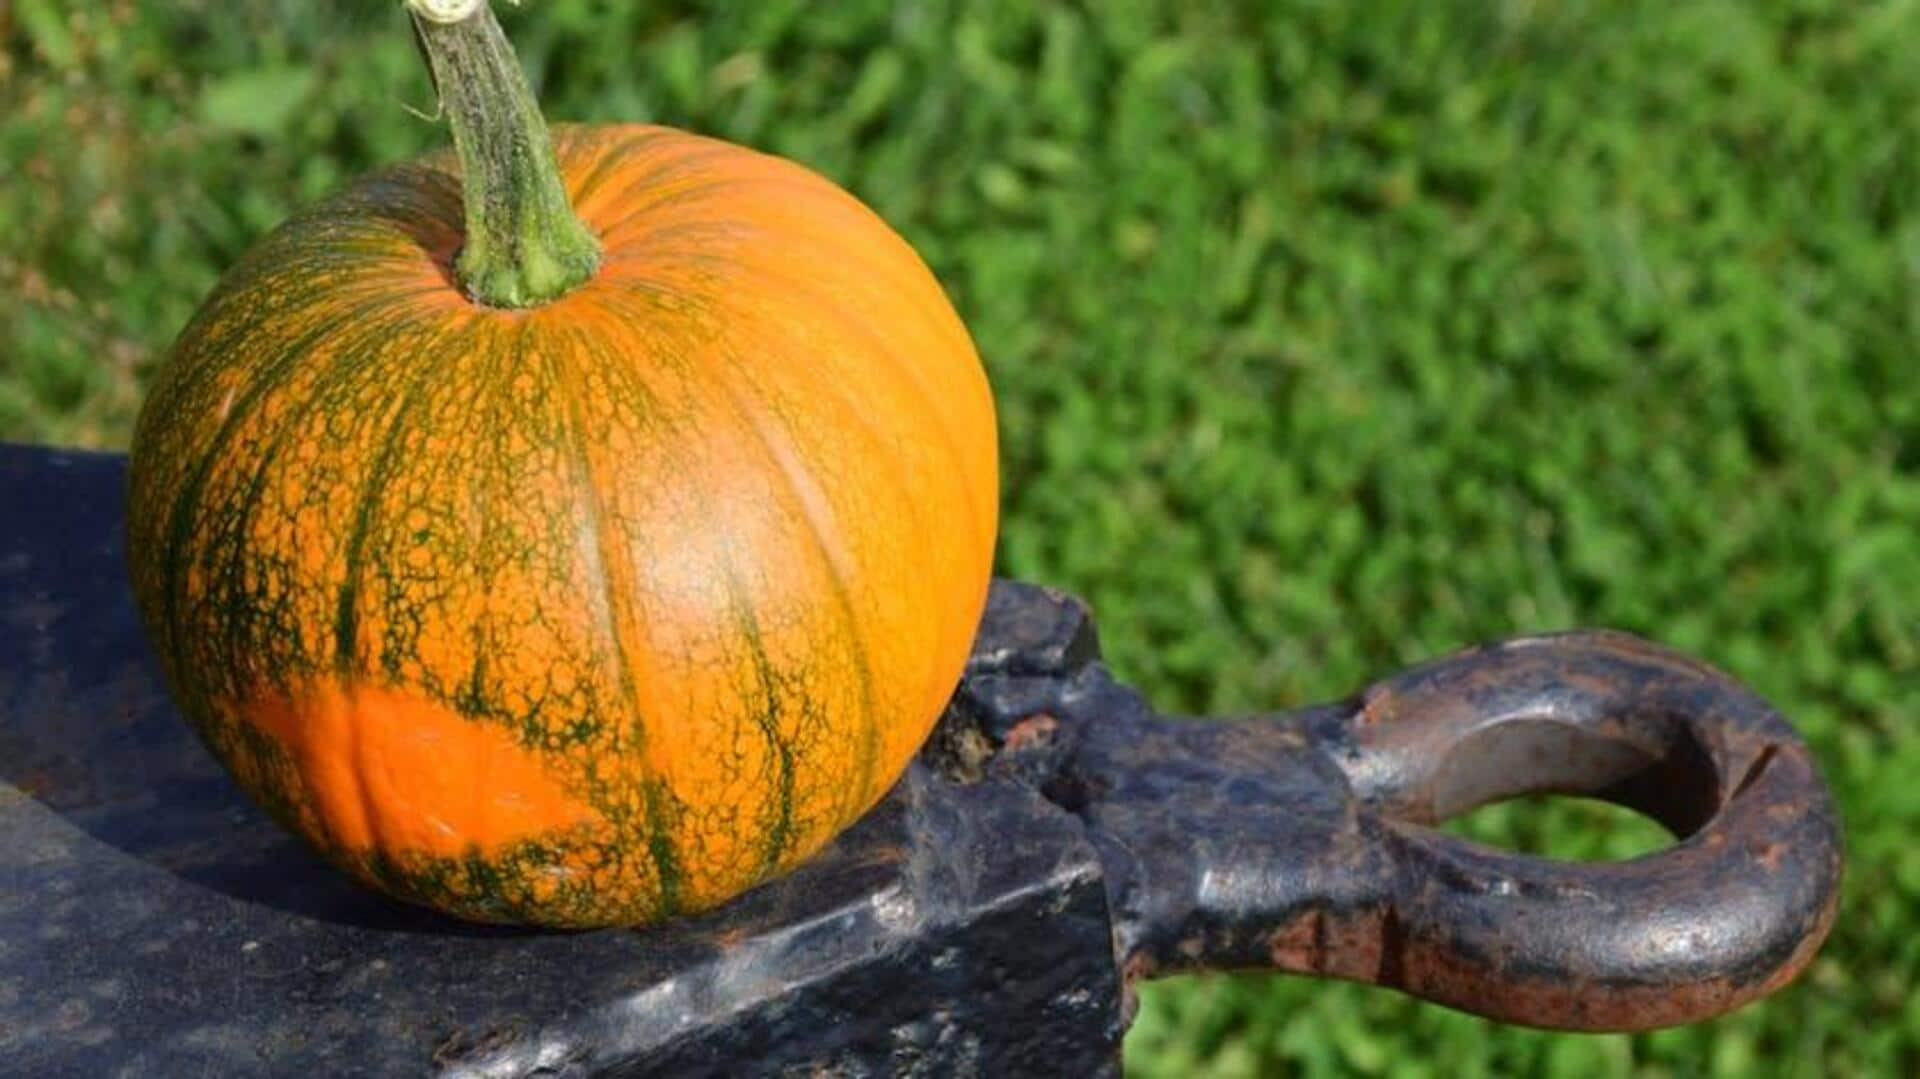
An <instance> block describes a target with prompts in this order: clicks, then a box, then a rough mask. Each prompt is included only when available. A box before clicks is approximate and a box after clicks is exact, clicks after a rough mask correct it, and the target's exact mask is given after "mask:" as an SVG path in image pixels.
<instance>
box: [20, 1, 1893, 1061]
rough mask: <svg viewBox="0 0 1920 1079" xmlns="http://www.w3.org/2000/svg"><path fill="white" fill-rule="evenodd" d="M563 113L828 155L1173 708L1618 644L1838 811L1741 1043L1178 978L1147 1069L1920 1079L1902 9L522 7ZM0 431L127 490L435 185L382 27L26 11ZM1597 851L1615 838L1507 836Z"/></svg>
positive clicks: (1516, 819)
mask: <svg viewBox="0 0 1920 1079" xmlns="http://www.w3.org/2000/svg"><path fill="white" fill-rule="evenodd" d="M506 21H507V24H508V28H509V32H510V33H512V34H513V35H514V37H515V39H516V41H517V43H518V45H519V48H520V49H521V51H522V55H523V58H524V59H525V60H526V62H527V63H528V65H529V67H530V69H531V71H532V73H533V75H534V78H535V80H536V82H537V83H538V84H539V86H540V88H541V91H542V93H543V95H544V97H545V100H546V102H547V105H548V111H549V114H550V115H551V116H554V117H556V118H567V119H583V120H600V119H606V120H611V119H639V118H644V119H652V120H657V121H663V122H667V123H672V124H677V125H681V126H686V127H690V128H693V129H696V130H699V131H703V132H708V133H712V134H716V135H720V136H723V137H726V138H730V139H734V140H737V141H740V142H744V143H747V144H750V145H753V146H757V147H761V148H764V149H768V150H772V151H775V152H778V153H782V154H786V155H789V156H792V157H795V158H798V159H799V160H801V161H804V162H807V163H809V164H811V165H813V166H815V167H816V168H818V169H820V170H821V171H823V172H825V173H826V174H827V175H829V176H832V177H834V178H836V179H837V180H839V181H840V182H842V183H844V184H846V185H848V186H849V187H851V188H852V189H853V190H854V191H856V192H858V193H859V194H860V195H862V196H863V197H864V198H866V199H867V200H868V201H869V202H870V203H871V204H872V205H873V206H874V207H875V208H877V209H878V210H879V212H880V213H881V214H883V215H884V216H885V217H886V218H887V219H888V220H889V221H891V222H892V223H893V224H894V225H895V226H896V227H898V228H899V229H901V230H902V231H903V232H904V233H906V235H907V236H908V237H909V238H911V239H912V241H913V242H914V243H915V244H916V245H917V246H918V247H919V249H920V250H921V251H922V252H923V253H924V254H925V256H926V258H927V259H928V261H929V262H930V263H931V264H932V265H933V267H934V269H935V270H936V271H937V272H938V274H939V275H940V277H941V279H942V280H943V281H944V282H945V283H946V284H947V287H948V288H949V289H950V290H951V292H952V294H953V296H954V299H955V301H956V303H957V304H958V306H959V308H960V310H961V312H962V314H963V315H964V317H965V318H966V320H967V321H968V323H969V324H970V325H971V327H972V329H973V332H974V335H975V337H976V339H977V341H978V343H979V345H980V349H981V352H982V353H983V355H984V357H985V359H986V362H987V364H988V367H989V369H990V373H991V376H992V378H993V382H994V385H995V387H996V390H997V393H998V397H999V401H1000V408H1001V417H1002V438H1003V444H1004V451H1005V461H1006V468H1005V500H1006V501H1005V504H1006V528H1005V533H1004V538H1003V544H1002V548H1001V563H1000V567H1001V570H1002V572H1005V573H1008V574H1012V575H1016V576H1020V577H1026V578H1031V579H1037V580H1044V581H1048V582H1053V583H1057V584H1060V585H1063V586H1066V587H1067V588H1069V589H1072V590H1074V591H1076V592H1078V593H1080V594H1082V595H1084V596H1086V597H1087V598H1089V599H1090V600H1091V601H1092V602H1093V604H1094V606H1095V608H1096V609H1097V611H1098V612H1099V615H1100V617H1101V624H1102V629H1103V634H1104V637H1105V640H1106V643H1107V646H1108V653H1109V658H1110V660H1111V662H1112V663H1113V665H1114V666H1115V667H1116V668H1117V669H1118V670H1119V671H1120V672H1121V673H1122V674H1123V675H1124V676H1125V677H1127V678H1128V679H1130V680H1133V681H1135V682H1136V683H1138V684H1139V685H1140V686H1142V687H1143V688H1144V689H1146V690H1147V691H1148V692H1149V693H1150V694H1151V695H1152V696H1153V698H1154V699H1155V700H1156V701H1158V702H1161V703H1162V704H1163V705H1164V706H1166V707H1168V708H1178V709H1192V710H1241V709H1263V708H1270V707H1276V706H1285V705H1294V704H1299V703H1303V702H1308V701H1314V700H1318V699H1324V698H1328V697H1332V696H1336V695H1340V694H1343V693H1345V692H1347V691H1348V690H1350V689H1352V688H1354V687H1356V686H1358V685H1360V684H1361V683H1362V682H1363V681H1365V680H1366V679H1367V678H1369V677H1370V676H1373V675H1376V674H1379V673H1382V672H1385V671H1387V670H1389V669H1392V668H1395V667H1398V666H1400V665H1402V664H1405V663H1408V662H1410V661H1413V660H1415V659H1418V658H1421V657H1424V656H1428V655H1431V654H1433V653H1437V652H1441V651H1444V650H1448V649H1451V648H1454V647H1456V646H1459V645H1462V644H1466V643H1468V642H1471V641H1475V640H1480V639H1485V638H1492V637H1498V636H1501V635H1505V634H1512V633H1517V632H1525V631H1533V630H1543V629H1552V628H1557V627H1565V626H1573V625H1607V626H1616V627H1621V628H1626V629H1631V630H1635V631H1638V632H1641V633H1645V634H1648V635H1651V636H1653V637H1656V638H1659V639H1661V640H1664V641H1666V642H1669V643H1671V644H1674V645H1677V646H1679V647H1682V648H1685V649H1689V650H1691V651H1694V652H1697V653H1699V654H1701V655H1703V656H1705V657H1707V658H1709V659H1711V660H1712V661H1714V662H1716V663H1718V664H1720V665H1722V666H1724V667H1726V668H1728V669H1730V670H1732V671H1733V672H1734V673H1736V674H1737V675H1738V676H1739V677H1741V678H1743V679H1745V680H1747V681H1748V682H1750V683H1751V684H1753V685H1754V686H1756V687H1758V688H1759V689H1760V690H1761V691H1762V692H1763V693H1765V694H1766V695H1767V696H1768V697H1770V698H1771V699H1772V700H1773V701H1775V702H1776V703H1777V704H1778V705H1780V706H1781V707H1782V708H1783V709H1784V710H1785V711H1786V712H1787V713H1788V714H1789V715H1790V716H1791V717H1792V718H1793V719H1794V720H1795V722H1796V723H1798V724H1799V725H1800V728H1801V729H1802V730H1803V731H1804V732H1805V733H1806V735H1807V737H1808V738H1809V739H1810V740H1811V741H1812V743H1813V744H1814V746H1815V747H1816V749H1817V751H1818V753H1819V756H1820V759H1821V761H1822V763H1823V765H1824V766H1825V769H1826V772H1827V775H1828V777H1829V778H1830V779H1831V780H1832V782H1833V783H1834V785H1835V787H1836V789H1837V790H1838V792H1839V796H1840V800H1841V803H1842V805H1843V808H1844V812H1845V817H1846V823H1847V828H1848V835H1849V842H1850V848H1851V865H1850V872H1849V876H1848V880H1847V892H1846V901H1845V905H1844V907H1843V908H1842V910H1841V914H1840V919H1839V924H1838V927H1837V929H1836V930H1835V932H1834V935H1833V939H1832V941H1831V943H1830V944H1829V945H1828V946H1827V948H1826V950H1825V952H1824V953H1823V954H1822V956H1821V957H1820V958H1819V959H1818V960H1817V961H1816V962H1815V963H1814V965H1813V966H1812V968H1811V969H1810V971H1809V973H1808V974H1807V975H1806V976H1805V977H1804V978H1803V979H1802V980H1801V981H1800V982H1799V983H1798V984H1796V985H1795V986H1794V987H1793V988H1791V989H1789V990H1787V991H1785V992H1783V993H1781V994H1780V995H1779V996H1777V997H1776V998H1774V999H1772V1000H1770V1001H1768V1002H1766V1003H1764V1004H1762V1005H1758V1006H1755V1007H1751V1008H1748V1009H1746V1010H1744V1011H1741V1012H1740V1013H1738V1014H1736V1015H1733V1016H1731V1017H1728V1018H1724V1019H1721V1020H1718V1021H1715V1022H1711V1023H1705V1024H1700V1025H1698V1026H1694V1027H1691V1028H1687V1029H1681V1030H1673V1031H1667V1032H1662V1033H1655V1034H1648V1035H1641V1036H1634V1037H1627V1036H1604V1037H1583V1036H1564V1035H1549V1034H1543V1033H1538V1032H1531V1031H1523V1030H1516V1029H1506V1028H1500V1027H1496V1026H1494V1025H1492V1024H1488V1023H1485V1022H1482V1021H1480V1020H1477V1019H1473V1018H1470V1017H1466V1016H1461V1015H1456V1014H1452V1013H1449V1012H1446V1011H1443V1010H1441V1009H1438V1008H1433V1007H1428V1006H1424V1005H1419V1004H1415V1003H1413V1002H1411V1001H1408V1000H1406V999H1404V998H1401V997H1399V996H1397V995H1395V994H1392V993H1388V992H1384V991H1377V990H1364V989H1360V988H1357V987H1351V986H1337V985H1331V984H1323V983H1315V982H1308V981H1304V980H1296V979H1286V978H1281V977H1268V976H1237V977H1227V976H1215V977H1206V978H1194V979H1187V980H1181V981H1175V982H1169V983H1165V984H1158V985H1155V986H1152V987H1150V988H1149V990H1148V991H1147V993H1146V995H1145V1006H1144V1010H1143V1012H1142V1014H1141V1017H1140V1020H1139V1022H1138V1024H1137V1026H1136V1027H1135V1029H1134V1031H1133V1033H1132V1034H1131V1036H1130V1038H1129V1041H1128V1052H1129V1056H1128V1063H1129V1066H1130V1068H1131V1069H1133V1070H1135V1071H1137V1072H1138V1073H1140V1074H1142V1075H1168V1076H1181V1075H1202V1074H1212V1075H1222V1076H1241V1075H1248V1076H1251V1075H1271V1074H1296V1073H1297V1074H1304V1075H1332V1074H1349V1073H1351V1074H1387V1075H1408V1076H1418V1075H1445V1076H1464V1075H1474V1074H1490V1073H1500V1074H1504V1073H1535V1072H1539V1073H1547V1074H1554V1075H1566V1076H1586V1075H1627V1074H1634V1075H1675V1076H1691V1075H1697V1074H1703V1073H1712V1074H1715V1075H1746V1074H1757V1073H1776V1072H1777V1073H1781V1074H1802V1075H1817V1074H1835V1075H1856V1074H1869V1073H1877V1074H1907V1075H1911V1074H1916V1072H1920V995H1916V992H1915V983H1916V981H1920V935H1917V934H1916V929H1917V928H1920V734H1917V733H1916V731H1920V727H1916V722H1917V717H1916V710H1917V709H1920V288H1917V286H1920V63H1917V62H1916V48H1920V4H1916V3H1915V2H1912V0H1897V2H1886V3H1829V2H1814V0H1808V2H1793V3H1758V2H1737V3H1736V2H1673V0H1653V2H1646V3H1624V2H1622V3H1602V2H1579V0H1563V2H1555V0H1457V2H1431V0H1429V2H1424V3H1421V2H1356V0H1332V2H1302V0H1286V2H1276V3H1261V2H1255V0H1247V2H1241V3H1224V2H1208V0H1167V2H1159V3H1148V2H1139V3H1123V2H1118V0H1112V2H1104V3H1092V2H1089V3H1064V2H1031V0H1028V2H1021V0H1006V2H968V3H960V2H943V0H902V2H898V3H878V2H864V0H850V2H837V3H834V4H812V5H803V4H800V3H795V2H791V0H782V2H772V0H768V2H756V3H752V4H744V3H738V4H737V3H711V4H690V3H642V4H633V5H627V4H616V3H611V2H588V0H530V2H529V3H528V4H526V6H525V7H524V8H523V9H522V10H521V11H519V12H517V13H508V16H507V20H506ZM0 41H3V42H4V50H3V52H0V299H4V303H0V437H4V438H8V439H23V440H40V441H47V442H61V443H78V444H85V445H94V446H122V445H124V444H125V442H126V439H127V436H128V432H129V428H130V422H131V418H132V416H133V412H134V409H135V407H136V405H137V402H138V398H139V394H140V386H141V383H142V381H143V380H144V379H145V378H146V377H147V376H148V375H149V374H150V373H151V372H152V370H153V368H154V365H155V363H156V362H157V361H158V359H159V357H160V356H161V355H162V352H163V349H164V347H165V345H166V343H167V341H168V340H169V338H170V337H171V336H172V335H173V334H174V333H175V332H176V331H177V330H178V328H179V327H180V326H181V324H182V323H183V322H184V321H185V319H186V318H187V316H188V314H189V313H190V312H191V311H192V309H193V307H194V305H195V304H196V302H197V301H198V300H199V299H200V298H201V297H202V296H203V295H204V294H205V293H206V292H207V290H208V289H209V287H210V286H211V285H212V284H213V282H214V280H215V277H216V276H217V275H218V273H219V272H220V270H221V268H222V267H224V266H226V265H228V264H229V263H231V262H232V261H233V260H234V258H235V257H236V256H237V255H239V253H240V252H241V251H242V250H243V249H245V248H246V246H247V245H248V244H249V243H250V242H252V241H253V240H254V239H255V238H256V237H258V236H259V235H260V234H261V233H262V232H263V231H264V230H266V229H268V228H270V227H271V226H273V225H274V224H275V223H276V222H277V221H279V220H280V219H281V218H283V217H284V216H286V215H287V214H288V213H289V212H290V211H291V210H292V209H294V208H295V207H297V206H299V205H301V204H303V203H306V202H309V201H311V200H313V199H315V198H318V197H319V196H321V195H323V194H325V193H326V192H327V191H329V190H330V189H332V188H334V187H335V186H336V185H338V184H340V183H341V182H342V181H344V180H345V179H346V178H348V177H350V176H352V175H354V174H355V173H358V172H360V171H362V170H365V169H368V168H370V167H372V166H375V165H378V164H381V163H385V162H390V161H393V160H396V159H399V158H403V157H406V156H409V155H411V154H414V153H416V152H419V151H421V150H423V149H425V148H427V147H431V146H434V145H437V144H439V143H441V142H443V141H444V139H445V132H444V130H443V129H442V128H440V127H438V126H436V125H435V124H433V123H431V122H429V121H428V120H426V119H424V118H423V117H422V116H420V115H417V114H416V110H418V111H419V112H430V111H431V110H432V101H431V97H430V91H429V89H428V87H427V84H426V81H425V78H424V77H423V75H422V74H421V72H420V69H419V62H418V60H417V58H416V57H415V56H414V54H413V51H412V45H411V43H410V41H409V40H408V36H407V32H406V29H405V26H404V23H403V20H402V18H401V16H400V14H399V11H398V8H397V5H396V4H394V3H390V2H367V3H363V4H359V5H336V4H316V3H312V2H310V0H252V2H246V3H233V2H229V0H180V2H172V0H170V2H168V3H134V2H131V0H103V2H101V3H97V4H84V5H81V4H70V3H67V2H65V0H11V2H8V0H0ZM1461 827H1462V829H1463V830H1464V831H1466V832H1467V833H1468V834H1471V835H1474V836H1477V837H1479V838H1482V839H1486V840H1489V841H1494V842H1500V843H1505V844H1507V845H1510V846H1515V847H1519V848H1521V849H1527V850H1534V851H1544V852H1550V853H1555V854H1559V855H1563V856H1569V857H1607V856H1620V855H1623V854H1630V853H1634V852H1636V851H1641V850H1645V849H1648V848H1649V847H1652V846H1657V845H1658V843H1659V842H1660V841H1661V840H1660V839H1659V835H1660V833H1658V831H1657V830H1656V829H1654V828H1653V827H1652V826H1651V825H1649V824H1647V823H1645V822H1644V821H1641V820H1640V819H1639V818H1636V817H1633V816H1632V815H1630V814H1626V813H1623V812H1619V811H1612V810H1606V809H1601V808H1596V807H1593V806H1592V805H1590V804H1588V803H1581V802H1570V801H1553V802H1547V803H1524V804H1509V805H1504V806H1498V807H1494V808H1491V809H1488V810H1483V811H1481V812H1480V813H1478V814H1475V815H1474V816H1473V817H1471V818H1470V819H1469V820H1468V821H1467V822H1466V823H1465V824H1464V825H1463V826H1461Z"/></svg>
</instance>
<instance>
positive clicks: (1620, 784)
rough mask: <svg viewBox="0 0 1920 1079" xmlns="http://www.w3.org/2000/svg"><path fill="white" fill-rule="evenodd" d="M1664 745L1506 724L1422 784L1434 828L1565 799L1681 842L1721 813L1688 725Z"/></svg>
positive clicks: (1470, 742) (1474, 737)
mask: <svg viewBox="0 0 1920 1079" xmlns="http://www.w3.org/2000/svg"><path fill="white" fill-rule="evenodd" d="M1654 726H1655V727H1656V728H1657V729H1663V730H1664V731H1665V732H1667V733H1668V734H1669V737H1667V738H1665V739H1664V744H1660V743H1655V742H1650V741H1649V740H1646V739H1631V740H1630V739H1625V738H1620V737H1616V736H1614V735H1613V734H1611V733H1608V732H1606V731H1604V730H1603V729H1598V730H1597V729H1594V728H1591V727H1584V726H1579V725H1576V724H1573V723H1566V722H1561V721H1557V720H1552V719H1533V718H1525V719H1513V720H1509V721H1507V722H1504V723H1496V724H1492V725H1489V726H1486V727H1483V728H1480V729H1479V730H1476V731H1474V732H1472V733H1471V734H1469V735H1467V736H1466V737H1464V738H1462V739H1461V740H1460V741H1458V742H1456V743H1454V745H1452V746H1451V747H1450V748H1449V749H1448V751H1447V753H1446V756H1445V757H1444V758H1443V759H1442V760H1441V762H1440V763H1439V765H1438V766H1437V767H1435V768H1434V769H1433V771H1432V772H1431V773H1430V774H1429V776H1428V778H1427V791H1428V797H1429V799H1430V801H1429V803H1428V804H1430V805H1431V806H1432V807H1433V816H1434V818H1435V819H1436V821H1447V820H1451V819H1454V818H1457V817H1459V816H1461V815H1462V814H1465V813H1469V812H1471V811H1472V810H1475V809H1478V808H1480V807H1483V806H1489V805H1492V804H1494V803H1498V802H1503V801H1507V800H1509V799H1513V798H1518V797H1523V796H1529V795H1536V796H1537V795H1550V794H1563V795H1565V794H1571V795H1582V796H1585V797H1588V798H1593V799H1598V800H1599V801H1601V802H1606V803H1610V804H1612V805H1616V806H1620V807H1622V808H1625V809H1631V810H1634V811H1636V812H1638V813H1640V814H1643V815H1645V816H1647V817H1651V818H1652V819H1653V820H1655V821H1657V822H1659V823H1660V824H1662V825H1664V826H1665V827H1666V829H1667V831H1668V832H1670V833H1672V834H1673V835H1674V836H1675V837H1677V838H1681V839H1684V838H1686V837H1687V836H1690V835H1692V834H1694V833H1695V832H1697V831H1699V830H1700V829H1701V828H1702V827H1703V826H1705V825H1706V823H1707V821H1709V820H1711V819H1712V818H1713V815H1714V813H1715V812H1717V811H1718V810H1719V807H1720V787H1721V781H1720V775H1719V770H1718V769H1717V768H1715V767H1714V763H1713V758H1712V757H1711V756H1710V755H1709V754H1708V753H1707V751H1706V749H1705V747H1703V746H1701V745H1700V743H1699V741H1698V740H1697V739H1696V738H1695V737H1694V735H1693V733H1692V731H1691V730H1690V729H1689V728H1688V726H1687V724H1684V723H1679V722H1672V723H1663V724H1656V725H1654Z"/></svg>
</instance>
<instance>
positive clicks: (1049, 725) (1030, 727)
mask: <svg viewBox="0 0 1920 1079" xmlns="http://www.w3.org/2000/svg"><path fill="white" fill-rule="evenodd" d="M1059 729H1060V721H1059V720H1057V719H1055V718H1053V717H1052V716H1050V715H1048V714H1046V713H1045V712H1037V713H1035V714H1033V715H1030V716H1028V717H1027V718H1025V719H1023V720H1021V721H1020V722H1018V723H1015V724H1014V725H1013V727H1012V729H1010V730H1008V731H1007V739H1006V742H1005V743H1004V746H1003V748H1004V749H1006V750H1007V751H1009V752H1019V751H1020V750H1022V749H1026V748H1027V747H1029V746H1034V745H1041V744H1044V743H1047V742H1051V741H1053V736H1054V734H1055V732H1057V731H1058V730H1059Z"/></svg>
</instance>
